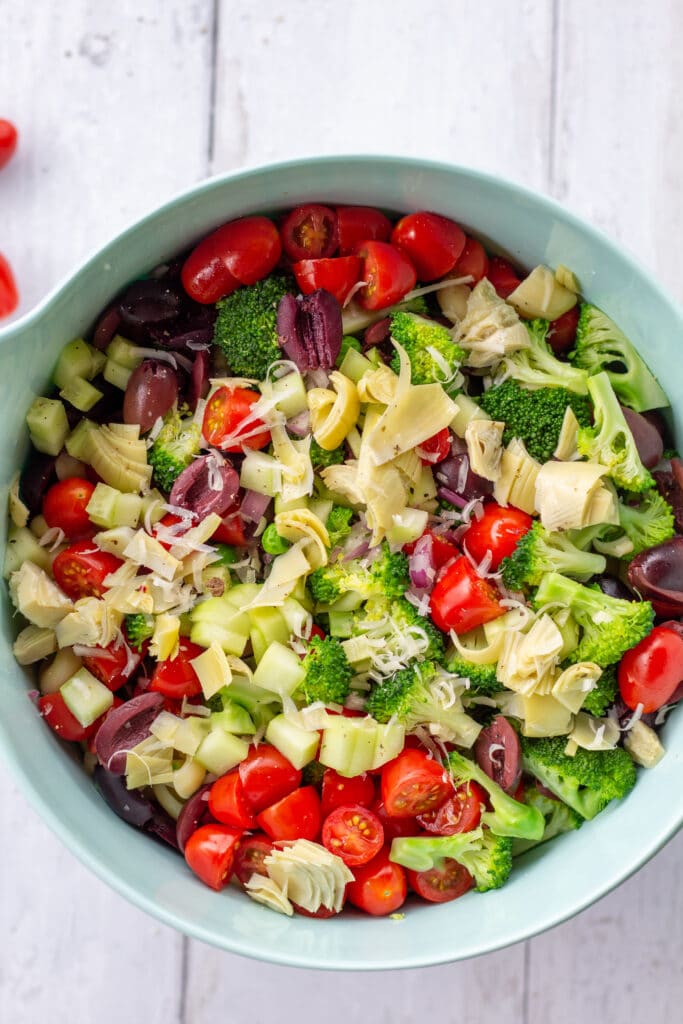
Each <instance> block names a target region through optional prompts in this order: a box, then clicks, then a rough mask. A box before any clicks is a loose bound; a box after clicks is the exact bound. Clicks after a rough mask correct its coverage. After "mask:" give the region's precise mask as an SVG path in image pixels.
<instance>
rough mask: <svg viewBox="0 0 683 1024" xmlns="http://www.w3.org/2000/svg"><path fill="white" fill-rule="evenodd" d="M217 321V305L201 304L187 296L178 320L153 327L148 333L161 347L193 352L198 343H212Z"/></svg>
mask: <svg viewBox="0 0 683 1024" xmlns="http://www.w3.org/2000/svg"><path fill="white" fill-rule="evenodd" d="M215 321H216V307H215V306H201V305H200V304H199V303H198V302H192V301H191V300H190V299H188V298H187V297H185V298H184V300H183V312H182V313H181V314H180V316H179V317H178V318H177V319H176V320H171V321H168V322H166V323H163V324H159V325H158V326H156V327H151V328H150V329H149V332H148V334H149V337H150V339H151V340H152V341H153V342H154V344H155V345H158V346H159V347H160V348H165V349H172V350H173V351H180V350H184V351H186V352H192V350H193V347H196V346H197V345H209V344H211V342H212V341H213V332H214V323H215Z"/></svg>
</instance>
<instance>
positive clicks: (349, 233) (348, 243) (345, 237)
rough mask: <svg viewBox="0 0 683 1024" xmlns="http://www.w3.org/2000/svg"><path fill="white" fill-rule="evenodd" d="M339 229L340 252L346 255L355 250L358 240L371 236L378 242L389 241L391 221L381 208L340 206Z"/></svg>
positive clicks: (338, 214)
mask: <svg viewBox="0 0 683 1024" xmlns="http://www.w3.org/2000/svg"><path fill="white" fill-rule="evenodd" d="M337 231H338V233H339V254H340V256H346V255H348V253H350V252H352V251H353V247H354V245H355V244H356V242H363V241H366V240H368V239H371V238H374V239H375V240H376V241H378V242H388V241H389V236H390V235H391V221H390V220H389V218H388V217H385V216H384V214H383V213H382V212H381V210H376V209H375V208H374V207H372V206H338V207H337Z"/></svg>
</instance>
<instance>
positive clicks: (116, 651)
mask: <svg viewBox="0 0 683 1024" xmlns="http://www.w3.org/2000/svg"><path fill="white" fill-rule="evenodd" d="M97 650H98V652H99V653H98V654H88V655H86V656H85V657H84V658H83V664H84V665H85V667H86V668H87V670H88V672H92V674H93V675H94V676H95V678H96V679H99V680H100V682H101V683H104V685H105V686H107V687H109V689H110V690H112V691H113V690H118V689H120V687H122V686H123V684H124V683H127V682H128V680H129V679H132V677H133V676H134V675H135V673H136V672H137V670H138V668H139V667H140V662H141V661H142V654H139V653H138V652H137V651H135V650H133V649H132V648H131V647H129V646H128V644H127V643H124V642H123V641H121V640H119V641H118V642H117V641H115V640H114V641H112V643H110V644H109V646H108V647H100V648H97Z"/></svg>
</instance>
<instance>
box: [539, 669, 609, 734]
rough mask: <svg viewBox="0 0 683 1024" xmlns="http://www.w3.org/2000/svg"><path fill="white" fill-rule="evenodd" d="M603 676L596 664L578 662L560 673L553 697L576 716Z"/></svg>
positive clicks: (554, 684)
mask: <svg viewBox="0 0 683 1024" xmlns="http://www.w3.org/2000/svg"><path fill="white" fill-rule="evenodd" d="M601 675H602V669H601V668H600V666H599V665H596V664H595V663H594V662H592V661H580V662H577V663H576V664H575V665H570V666H569V667H568V668H566V669H565V670H564V672H561V673H560V675H559V676H558V677H557V679H556V680H555V682H554V683H553V688H552V691H551V692H552V695H553V697H555V698H556V699H557V700H559V702H560V704H564V706H565V707H566V708H567V709H568V710H569V711H571V712H572V714H574V715H575V714H577V712H579V711H580V709H581V705H582V704H583V702H584V701H585V699H586V697H587V696H588V694H589V693H590V692H591V690H594V689H595V687H596V685H597V682H598V679H599V678H600V676H601ZM580 745H582V744H580Z"/></svg>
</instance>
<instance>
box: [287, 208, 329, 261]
mask: <svg viewBox="0 0 683 1024" xmlns="http://www.w3.org/2000/svg"><path fill="white" fill-rule="evenodd" d="M280 238H281V239H282V248H283V249H284V250H285V252H286V253H287V255H288V256H289V258H290V260H294V261H297V260H317V259H324V258H326V257H328V256H334V254H335V252H336V251H337V246H338V245H339V236H338V234H337V215H336V213H335V212H334V210H331V209H330V208H329V206H321V205H320V204H319V203H306V205H305V206H295V208H294V209H293V210H292V211H291V213H288V214H287V216H286V217H285V219H284V220H283V222H282V224H281V226H280Z"/></svg>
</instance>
